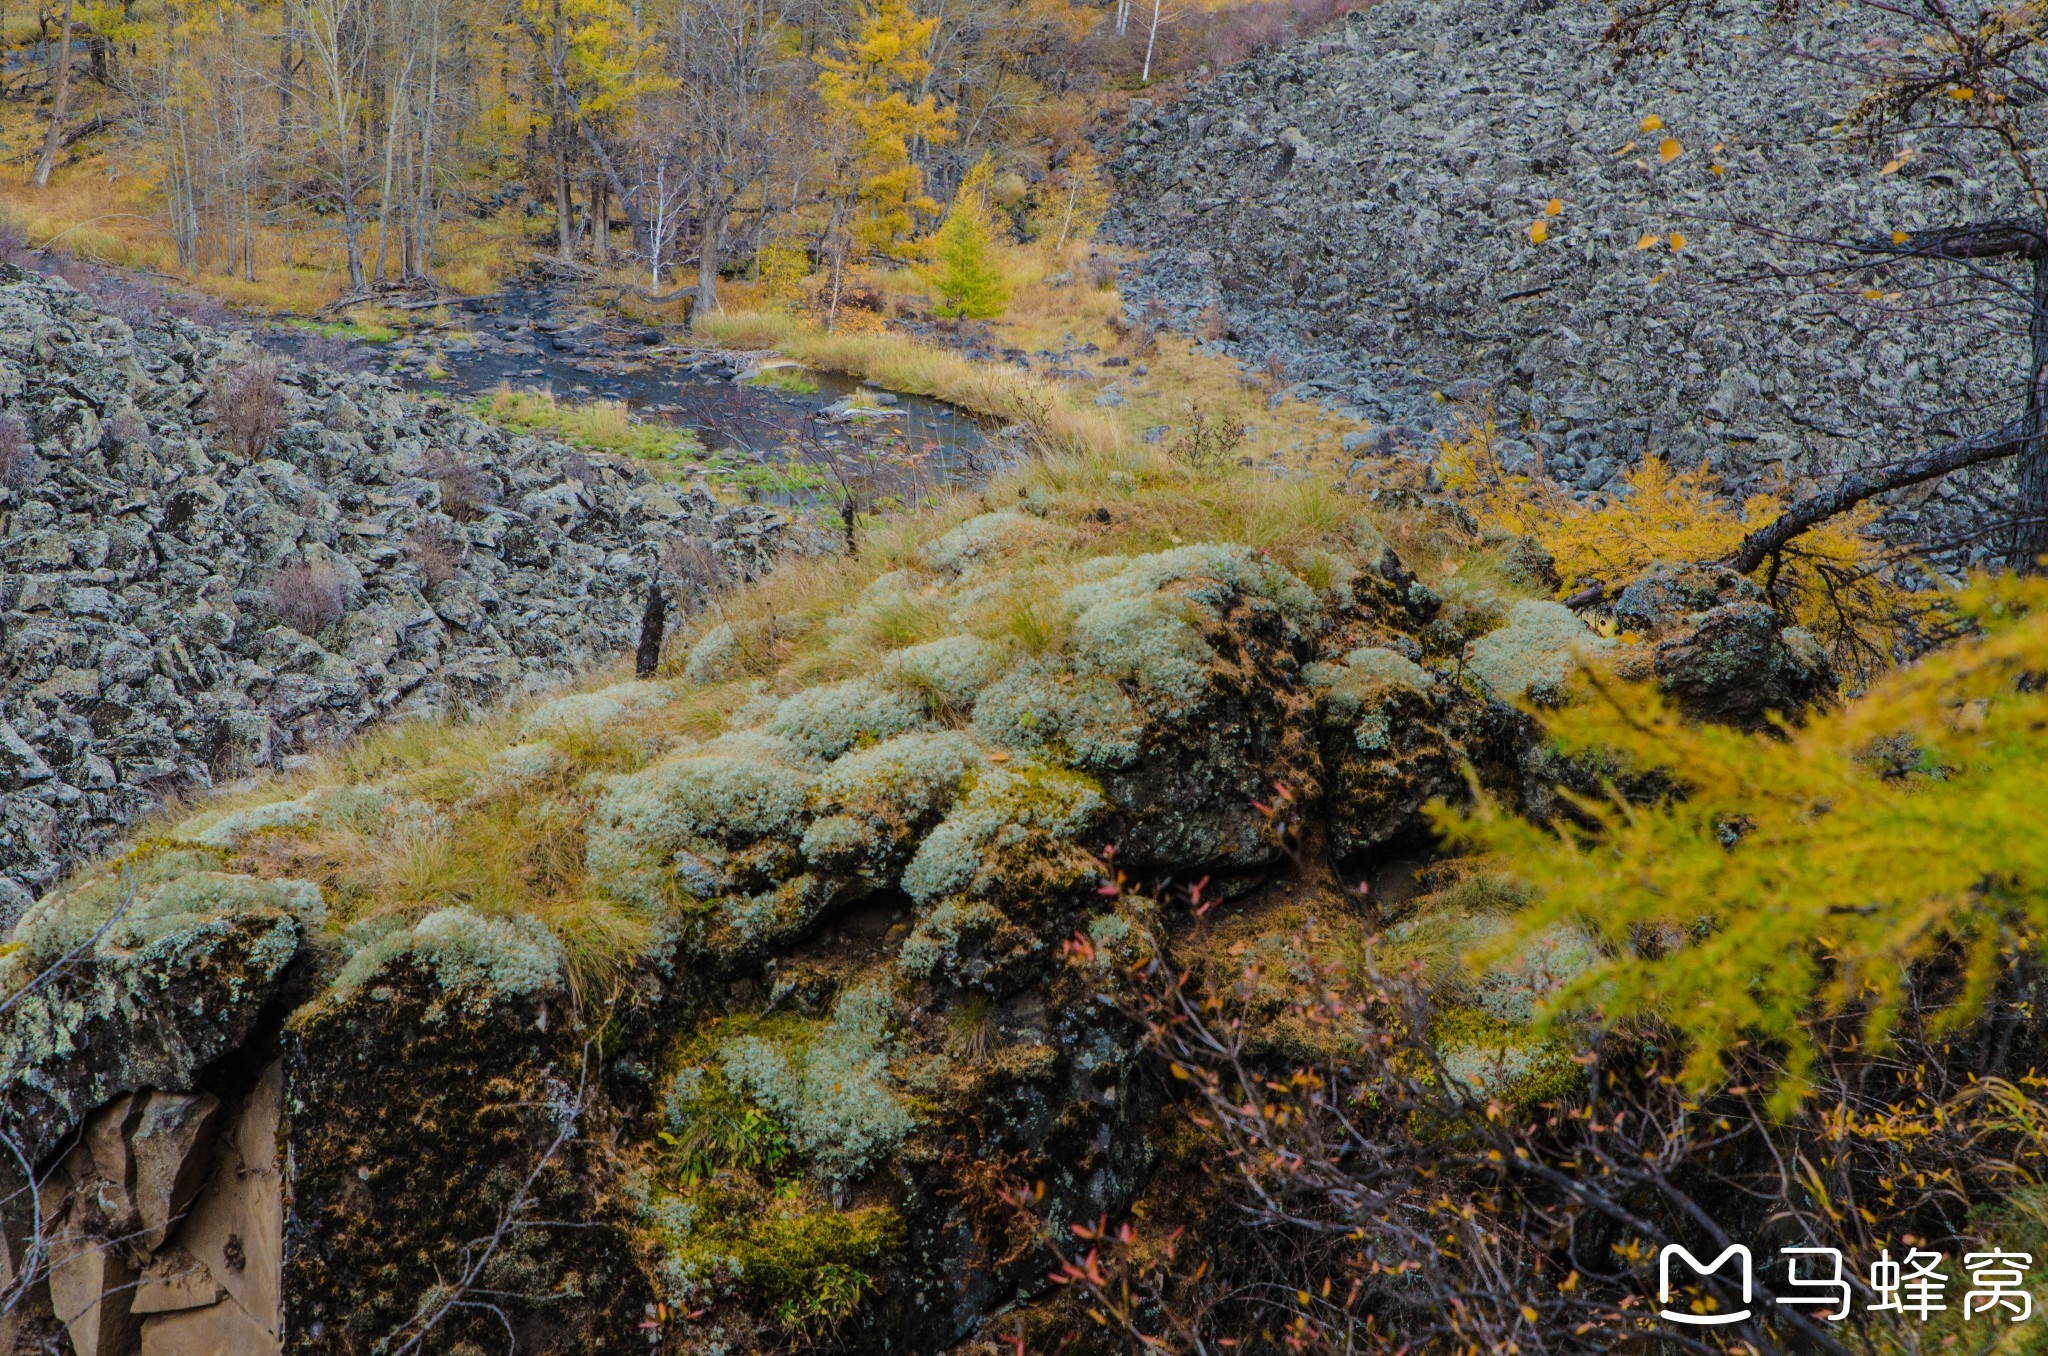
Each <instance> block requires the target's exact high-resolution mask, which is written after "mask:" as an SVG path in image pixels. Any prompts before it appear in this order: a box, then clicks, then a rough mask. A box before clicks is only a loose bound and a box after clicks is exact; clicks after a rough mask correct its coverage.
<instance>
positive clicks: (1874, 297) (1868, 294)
mask: <svg viewBox="0 0 2048 1356" xmlns="http://www.w3.org/2000/svg"><path fill="white" fill-rule="evenodd" d="M1863 299H1864V300H1865V301H1881V300H1883V299H1884V293H1882V292H1880V291H1878V290H1877V289H1876V288H1875V287H1866V288H1864V289H1863Z"/></svg>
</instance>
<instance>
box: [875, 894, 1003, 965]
mask: <svg viewBox="0 0 2048 1356" xmlns="http://www.w3.org/2000/svg"><path fill="white" fill-rule="evenodd" d="M1009 921H1010V920H1009V916H1008V915H1007V914H1005V913H1004V912H1003V911H1002V910H1001V909H998V908H996V907H995V906H994V905H993V904H987V903H983V902H981V901H979V900H966V899H948V900H945V901H943V902H942V903H940V905H939V906H938V907H937V908H935V909H933V910H932V911H931V912H930V913H928V914H926V915H925V916H924V917H923V918H920V919H918V921H917V926H916V927H915V928H913V929H911V932H910V935H909V936H908V937H906V938H904V939H903V949H902V950H901V951H899V952H898V953H897V956H896V964H897V967H898V968H899V969H901V970H902V971H903V973H904V974H906V975H909V976H911V977H912V978H915V979H931V978H933V977H934V976H941V975H943V976H946V977H949V978H951V979H952V980H953V981H954V982H955V983H958V982H960V980H961V978H962V967H961V965H960V951H961V946H962V944H963V943H967V942H973V941H978V940H981V939H985V938H988V937H991V936H993V935H995V933H996V932H997V931H998V930H999V929H1001V928H1002V927H1003V925H1004V924H1006V923H1008V922H1009Z"/></svg>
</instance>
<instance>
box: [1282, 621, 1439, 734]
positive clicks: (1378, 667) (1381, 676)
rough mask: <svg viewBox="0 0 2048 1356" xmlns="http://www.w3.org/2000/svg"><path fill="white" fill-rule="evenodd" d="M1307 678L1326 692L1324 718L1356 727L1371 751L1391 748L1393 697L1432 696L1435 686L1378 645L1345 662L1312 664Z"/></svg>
mask: <svg viewBox="0 0 2048 1356" xmlns="http://www.w3.org/2000/svg"><path fill="white" fill-rule="evenodd" d="M1302 677H1303V678H1304V679H1306V680H1307V682H1308V684H1309V686H1310V687H1312V688H1315V689H1317V690H1319V691H1320V692H1321V693H1322V694H1323V716H1324V719H1325V720H1328V721H1332V722H1335V723H1337V724H1339V725H1350V726H1352V727H1353V737H1354V742H1355V743H1356V744H1357V745H1358V747H1359V748H1360V749H1361V750H1362V751H1364V752H1367V753H1381V752H1384V751H1385V750H1386V749H1388V748H1389V747H1390V746H1391V744H1392V727H1391V724H1390V721H1389V717H1388V710H1387V707H1388V701H1389V698H1390V697H1392V696H1393V695H1395V694H1397V693H1401V692H1413V693H1417V694H1420V695H1423V696H1427V695H1428V694H1429V692H1430V690H1431V689H1432V688H1433V687H1434V686H1435V683H1436V679H1435V677H1434V676H1433V675H1432V674H1431V673H1430V672H1429V671H1428V670H1427V669H1425V668H1423V667H1422V666H1421V665H1419V664H1416V663H1415V662H1414V661H1412V660H1410V659H1408V658H1407V657H1406V656H1403V655H1400V654H1397V653H1395V652H1394V651H1392V650H1386V649H1380V648H1377V647H1374V646H1367V647H1366V648H1364V649H1359V650H1353V651H1352V652H1351V653H1350V654H1349V655H1347V656H1345V659H1344V662H1343V663H1342V664H1323V663H1316V664H1309V665H1307V666H1305V667H1304V668H1303V669H1302Z"/></svg>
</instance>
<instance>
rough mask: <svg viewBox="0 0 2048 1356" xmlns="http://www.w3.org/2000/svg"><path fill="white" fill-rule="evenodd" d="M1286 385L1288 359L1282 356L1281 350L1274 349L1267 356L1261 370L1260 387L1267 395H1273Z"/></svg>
mask: <svg viewBox="0 0 2048 1356" xmlns="http://www.w3.org/2000/svg"><path fill="white" fill-rule="evenodd" d="M1286 384H1287V359H1286V358H1284V357H1282V356H1281V355H1280V350H1279V349H1274V350H1273V351H1272V352H1270V353H1268V354H1267V355H1266V361H1265V363H1264V365H1263V366H1262V367H1261V368H1260V370H1259V387H1260V389H1261V390H1263V391H1264V392H1265V393H1266V394H1267V395H1272V394H1273V393H1274V392H1275V391H1278V390H1279V389H1280V388H1281V387H1283V386H1285V385H1286Z"/></svg>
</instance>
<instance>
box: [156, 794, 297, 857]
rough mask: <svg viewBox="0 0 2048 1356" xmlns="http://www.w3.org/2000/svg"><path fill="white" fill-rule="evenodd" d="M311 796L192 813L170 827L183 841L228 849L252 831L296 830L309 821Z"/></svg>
mask: <svg viewBox="0 0 2048 1356" xmlns="http://www.w3.org/2000/svg"><path fill="white" fill-rule="evenodd" d="M313 800H314V797H313V795H310V794H309V795H304V796H300V797H298V798H297V799H295V800H278V801H271V802H270V803H268V804H266V805H251V806H247V807H245V808H243V809H240V810H215V811H211V812H209V813H206V814H200V815H194V816H193V817H192V818H190V819H187V820H185V821H184V822H183V823H181V824H179V825H178V826H177V827H176V828H174V829H172V830H171V835H172V836H173V837H175V838H178V839H180V840H182V841H184V842H188V843H199V844H202V845H204V846H206V847H217V848H232V847H234V846H235V845H236V844H238V843H240V842H241V841H242V840H243V839H244V838H246V837H248V836H249V835H250V834H252V833H256V832H258V831H260V830H263V829H296V828H302V827H304V826H306V825H308V824H311V823H312V822H313V817H314V806H313Z"/></svg>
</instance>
